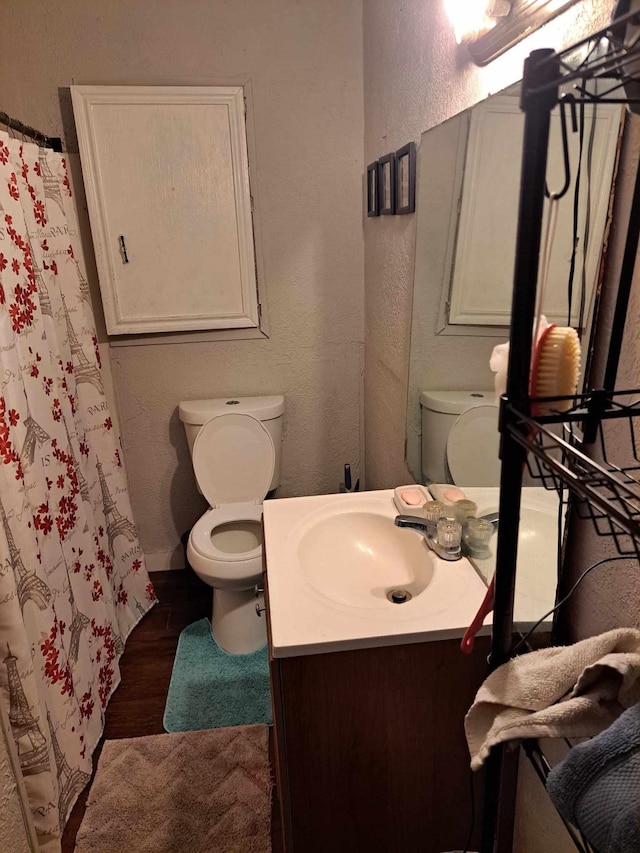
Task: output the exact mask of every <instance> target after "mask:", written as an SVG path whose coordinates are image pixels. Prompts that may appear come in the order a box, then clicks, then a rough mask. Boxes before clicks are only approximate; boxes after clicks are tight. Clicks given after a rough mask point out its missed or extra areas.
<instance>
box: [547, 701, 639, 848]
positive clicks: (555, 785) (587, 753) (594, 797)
mask: <svg viewBox="0 0 640 853" xmlns="http://www.w3.org/2000/svg"><path fill="white" fill-rule="evenodd" d="M547 789H548V791H549V795H550V797H551V799H552V801H553V803H554V805H555V807H556V808H557V809H558V811H559V812H560V814H561V815H562V816H563V817H564V818H565V819H566V820H568V821H569V822H570V823H572V824H573V825H574V826H576V827H578V828H579V829H581V830H582V832H583V833H584V836H585V838H586V839H587V840H588V841H589V842H590V843H591V844H593V846H594V847H595V848H596V849H597V850H598V851H599V853H638V851H639V850H640V703H638V704H637V705H634V706H633V708H629V710H628V711H625V712H624V713H623V714H622V715H621V716H620V717H618V719H617V720H616V721H615V722H614V723H612V724H611V726H609V728H608V729H605V731H603V732H602V733H601V734H599V735H598V736H597V737H594V738H593V740H590V741H588V742H587V743H582V744H580V745H579V746H575V747H574V748H573V749H572V750H571V751H570V752H569V754H568V756H567V757H566V758H565V759H564V761H562V762H561V763H560V764H558V765H557V766H556V767H554V768H553V770H552V771H551V773H550V774H549V778H548V779H547Z"/></svg>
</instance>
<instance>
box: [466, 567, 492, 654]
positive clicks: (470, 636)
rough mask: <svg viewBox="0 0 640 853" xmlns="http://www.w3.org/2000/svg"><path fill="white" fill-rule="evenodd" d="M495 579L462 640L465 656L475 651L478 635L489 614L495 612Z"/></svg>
mask: <svg viewBox="0 0 640 853" xmlns="http://www.w3.org/2000/svg"><path fill="white" fill-rule="evenodd" d="M493 580H494V579H493V578H491V583H490V584H489V586H488V587H487V591H486V593H485V596H484V598H483V599H482V604H481V605H480V609H479V610H478V612H477V613H476V615H475V616H474V617H473V622H472V623H471V625H469V627H468V628H467V630H466V631H465V632H464V637H463V638H462V642H461V643H460V651H461V652H462V654H463V655H470V654H471V652H472V651H473V641H474V639H475V636H476V634H477V633H478V631H479V630H480V628H482V624H483V622H484V620H485V617H486V615H487V614H488V613H491V611H492V610H493Z"/></svg>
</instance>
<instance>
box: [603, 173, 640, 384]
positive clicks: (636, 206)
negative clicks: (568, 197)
mask: <svg viewBox="0 0 640 853" xmlns="http://www.w3.org/2000/svg"><path fill="white" fill-rule="evenodd" d="M639 236H640V167H639V168H638V171H637V173H636V184H635V188H634V190H633V202H632V205H631V214H630V216H629V227H628V229H627V239H626V241H625V245H624V254H623V257H622V268H621V270H620V282H619V284H618V295H617V297H616V307H615V311H614V315H613V325H612V328H611V337H610V338H609V350H608V356H607V366H606V368H605V373H604V389H605V391H607V392H608V393H609V394H611V393H613V391H614V390H615V387H616V376H617V374H618V363H619V362H620V353H621V351H622V339H623V337H624V325H625V321H626V319H627V311H628V309H629V296H630V294H631V284H632V282H633V270H634V267H635V262H636V254H637V252H638V237H639Z"/></svg>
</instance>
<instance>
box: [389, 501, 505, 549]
mask: <svg viewBox="0 0 640 853" xmlns="http://www.w3.org/2000/svg"><path fill="white" fill-rule="evenodd" d="M478 520H481V521H488V522H489V523H490V524H491V525H492V526H493V530H494V533H495V532H496V531H497V530H498V522H499V515H498V513H497V512H488V513H487V514H486V515H481V516H479V519H478ZM395 524H396V527H409V528H411V530H417V531H418V533H422V535H423V536H424V538H425V541H426V543H427V545H428V546H429V548H431V550H432V551H433V552H434V554H437V555H438V557H440V558H441V559H443V560H459V559H460V558H461V557H462V555H463V554H465V555H466V556H467V557H485V556H488V554H489V550H488V543H487V544H483V545H482V546H481V547H473V545H474V543H473V541H472V540H471V539H470V540H469V542H467V541H466V540H465V537H464V536H463V537H462V543H461V545H459V546H458V547H457V548H447V547H445V546H443V545H441V544H440V543H439V542H438V539H437V532H436V528H435V526H434V525H433V524H430V523H429V522H427V521H423V520H422V519H420V518H416V517H415V516H413V515H397V516H396V518H395Z"/></svg>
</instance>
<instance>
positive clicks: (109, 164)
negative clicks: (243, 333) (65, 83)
mask: <svg viewBox="0 0 640 853" xmlns="http://www.w3.org/2000/svg"><path fill="white" fill-rule="evenodd" d="M71 94H72V98H73V107H74V113H75V119H76V125H77V130H78V141H79V144H80V156H81V161H82V171H83V176H84V181H85V186H86V190H87V203H88V207H89V216H90V220H91V230H92V234H93V241H94V245H95V251H96V261H97V266H98V274H99V278H100V290H101V292H102V301H103V304H104V310H105V317H106V322H107V331H108V332H109V334H112V335H121V334H138V333H141V332H166V331H179V330H188V329H237V328H252V327H257V326H258V299H257V289H256V275H255V258H254V244H253V228H252V216H251V194H250V187H249V166H248V157H247V141H246V133H245V109H244V96H243V89H242V87H241V86H232V87H220V86H215V87H205V86H197V87H184V86H179V87H156V86H72V87H71Z"/></svg>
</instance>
